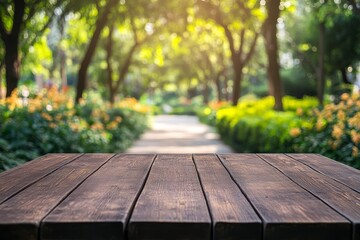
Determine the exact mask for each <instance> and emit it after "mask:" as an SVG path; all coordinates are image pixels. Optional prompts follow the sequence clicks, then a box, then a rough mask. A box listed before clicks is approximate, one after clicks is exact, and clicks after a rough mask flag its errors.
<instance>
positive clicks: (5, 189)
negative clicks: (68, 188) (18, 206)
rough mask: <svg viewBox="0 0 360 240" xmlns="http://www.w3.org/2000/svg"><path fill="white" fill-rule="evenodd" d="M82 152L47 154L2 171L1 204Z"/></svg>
mask: <svg viewBox="0 0 360 240" xmlns="http://www.w3.org/2000/svg"><path fill="white" fill-rule="evenodd" d="M80 156H81V154H47V155H45V156H42V157H39V158H37V159H34V160H32V161H30V162H27V163H25V164H23V165H21V166H18V167H16V168H13V169H10V170H8V171H5V172H2V173H0V204H1V203H3V202H4V201H6V200H7V199H9V198H10V197H11V196H13V195H14V194H16V193H18V192H19V191H21V190H23V189H25V188H26V187H28V186H30V185H31V184H33V183H34V182H36V181H38V180H39V179H41V178H43V177H45V176H46V175H48V174H50V173H51V172H53V171H55V170H56V169H58V168H59V167H61V166H63V165H65V164H67V163H69V162H71V161H73V160H74V159H76V158H78V157H80Z"/></svg>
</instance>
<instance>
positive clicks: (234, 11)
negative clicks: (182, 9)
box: [198, 0, 259, 105]
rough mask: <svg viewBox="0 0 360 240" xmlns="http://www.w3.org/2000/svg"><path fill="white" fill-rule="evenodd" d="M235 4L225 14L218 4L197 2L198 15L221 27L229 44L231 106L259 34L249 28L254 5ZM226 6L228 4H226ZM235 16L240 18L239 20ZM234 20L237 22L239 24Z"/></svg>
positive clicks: (239, 88)
mask: <svg viewBox="0 0 360 240" xmlns="http://www.w3.org/2000/svg"><path fill="white" fill-rule="evenodd" d="M235 3H236V4H235V6H231V8H230V9H231V10H230V12H226V11H225V10H223V8H222V6H223V5H224V4H221V3H220V2H213V1H198V5H199V8H200V12H199V15H200V16H203V17H205V18H206V19H211V20H213V21H214V22H215V23H216V24H218V25H219V26H221V27H222V28H223V30H224V33H225V37H226V39H227V41H228V43H229V48H230V52H231V61H232V67H233V71H234V85H233V96H232V104H233V105H236V104H237V102H238V99H239V98H240V94H241V83H242V80H243V68H244V67H245V66H246V65H247V64H248V63H249V61H250V59H251V57H252V56H253V54H254V52H255V47H256V42H257V39H258V36H259V33H258V32H257V31H256V30H255V29H253V28H251V27H250V26H251V25H255V23H254V20H255V19H254V16H253V15H252V10H253V9H255V8H256V4H255V5H253V6H251V7H249V6H248V5H246V4H245V3H244V2H243V1H240V0H238V1H235ZM227 4H229V3H228V2H227ZM228 7H229V6H228ZM227 9H229V8H227ZM236 16H240V19H238V17H236ZM235 19H236V20H239V21H240V23H239V22H238V21H236V20H235ZM238 32H239V33H240V34H239V35H237V34H236V33H238ZM236 35H237V36H236ZM246 46H247V49H246Z"/></svg>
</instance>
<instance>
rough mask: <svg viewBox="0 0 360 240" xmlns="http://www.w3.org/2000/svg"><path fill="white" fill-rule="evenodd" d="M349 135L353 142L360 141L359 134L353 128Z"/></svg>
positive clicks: (357, 142) (356, 143)
mask: <svg viewBox="0 0 360 240" xmlns="http://www.w3.org/2000/svg"><path fill="white" fill-rule="evenodd" d="M350 135H351V140H352V141H353V142H354V144H355V145H358V144H359V143H360V134H359V133H358V132H357V131H355V130H351V132H350Z"/></svg>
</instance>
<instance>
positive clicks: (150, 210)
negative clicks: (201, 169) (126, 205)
mask: <svg viewBox="0 0 360 240" xmlns="http://www.w3.org/2000/svg"><path fill="white" fill-rule="evenodd" d="M210 237H211V218H210V215H209V212H208V208H207V204H206V201H205V197H204V195H203V192H202V189H201V186H200V183H199V179H198V176H197V172H196V169H195V166H194V163H193V161H192V156H191V155H159V156H158V157H157V158H156V159H155V162H154V164H153V167H152V169H151V171H150V175H149V178H148V180H147V182H146V184H145V187H144V189H143V192H142V193H141V195H140V197H139V199H138V201H137V203H136V205H135V209H134V211H133V214H132V216H131V218H130V223H129V239H157V240H161V239H173V240H177V239H194V240H195V239H206V240H210Z"/></svg>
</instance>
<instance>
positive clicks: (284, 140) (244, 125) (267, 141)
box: [216, 97, 317, 152]
mask: <svg viewBox="0 0 360 240" xmlns="http://www.w3.org/2000/svg"><path fill="white" fill-rule="evenodd" d="M273 105H274V99H273V97H266V98H263V99H260V100H257V99H245V100H242V101H240V103H239V104H238V105H237V106H236V107H228V108H223V109H220V110H219V111H218V112H217V114H216V127H217V130H218V132H219V134H220V135H221V137H222V138H223V139H224V141H225V142H227V143H228V144H230V145H231V146H232V147H233V148H234V149H235V150H236V151H238V152H293V151H294V149H293V148H292V142H293V138H292V134H293V133H292V132H291V130H292V129H293V128H296V127H300V126H301V125H302V124H303V122H302V120H303V119H302V118H300V117H299V116H298V115H300V114H303V113H306V112H307V111H308V110H309V109H311V108H312V107H314V106H316V105H317V102H316V100H315V99H313V98H307V99H304V100H298V99H295V98H293V97H285V98H284V108H285V112H275V111H274V110H272V109H273Z"/></svg>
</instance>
